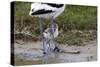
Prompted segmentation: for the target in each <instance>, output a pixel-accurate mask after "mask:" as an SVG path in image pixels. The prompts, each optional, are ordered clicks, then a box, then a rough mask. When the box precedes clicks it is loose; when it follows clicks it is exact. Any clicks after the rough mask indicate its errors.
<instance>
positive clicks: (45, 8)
mask: <svg viewBox="0 0 100 67" xmlns="http://www.w3.org/2000/svg"><path fill="white" fill-rule="evenodd" d="M64 8H65V5H64V4H54V3H32V5H31V10H30V13H29V15H31V16H36V17H40V18H46V19H50V18H53V19H54V18H56V17H58V16H59V15H60V14H61V13H62V12H63V11H64Z"/></svg>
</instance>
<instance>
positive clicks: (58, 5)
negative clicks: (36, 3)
mask: <svg viewBox="0 0 100 67" xmlns="http://www.w3.org/2000/svg"><path fill="white" fill-rule="evenodd" d="M42 4H47V5H49V6H51V7H56V8H60V7H63V5H64V4H54V3H42Z"/></svg>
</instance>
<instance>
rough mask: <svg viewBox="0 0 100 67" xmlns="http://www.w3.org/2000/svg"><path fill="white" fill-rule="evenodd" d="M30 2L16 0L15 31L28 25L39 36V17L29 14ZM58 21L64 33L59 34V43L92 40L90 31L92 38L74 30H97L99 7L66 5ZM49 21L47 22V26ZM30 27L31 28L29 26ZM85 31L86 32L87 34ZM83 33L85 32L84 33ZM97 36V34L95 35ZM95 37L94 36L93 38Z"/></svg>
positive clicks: (77, 42)
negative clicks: (78, 34) (78, 33)
mask: <svg viewBox="0 0 100 67" xmlns="http://www.w3.org/2000/svg"><path fill="white" fill-rule="evenodd" d="M30 6H31V3H30V2H28V3H27V2H15V5H14V13H15V14H14V23H15V31H21V30H23V29H24V28H25V27H28V29H27V30H28V31H30V32H31V33H32V34H33V35H35V36H36V37H37V36H39V34H40V33H39V23H38V18H36V17H31V16H29V11H30ZM56 21H57V23H58V25H59V31H62V34H60V35H59V37H58V38H57V41H58V42H59V43H69V44H79V43H81V42H83V41H84V40H87V41H88V40H91V38H93V37H92V36H91V35H92V34H90V33H89V36H91V38H90V39H89V38H88V36H85V37H79V36H77V34H73V33H74V32H70V31H72V30H77V31H79V30H80V31H82V32H83V33H84V31H87V33H88V31H89V30H93V31H94V30H95V33H96V30H97V7H96V6H80V5H66V8H65V10H64V12H63V13H62V14H61V15H60V16H59V17H57V18H56ZM22 22H23V24H22V25H21V23H22ZM47 24H48V21H46V23H45V27H47ZM29 27H30V28H29ZM87 33H84V34H87ZM82 35H83V34H82ZM95 36H96V35H95ZM93 39H94V38H93ZM95 39H96V37H95Z"/></svg>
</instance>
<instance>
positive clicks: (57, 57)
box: [14, 41, 97, 65]
mask: <svg viewBox="0 0 100 67" xmlns="http://www.w3.org/2000/svg"><path fill="white" fill-rule="evenodd" d="M19 43H20V44H19ZM19 43H14V48H15V50H14V54H15V65H30V64H51V63H65V62H83V61H95V60H97V44H96V41H91V42H89V43H86V45H85V46H67V45H60V48H61V49H64V50H65V51H76V50H79V51H80V54H69V53H54V52H52V53H51V54H48V55H43V54H42V45H41V42H24V43H21V41H19Z"/></svg>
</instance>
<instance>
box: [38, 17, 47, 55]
mask: <svg viewBox="0 0 100 67" xmlns="http://www.w3.org/2000/svg"><path fill="white" fill-rule="evenodd" d="M39 23H40V34H41V41H42V45H43V53H44V54H46V53H47V46H46V39H45V38H44V37H43V31H44V26H43V23H44V19H43V18H40V20H39Z"/></svg>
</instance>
